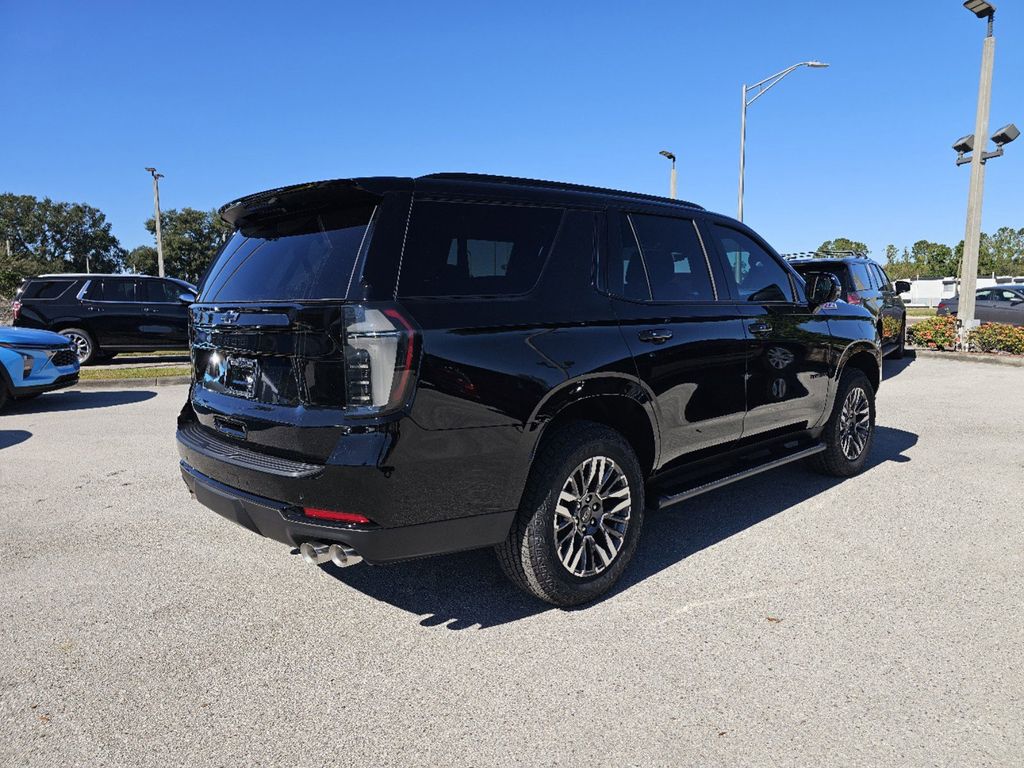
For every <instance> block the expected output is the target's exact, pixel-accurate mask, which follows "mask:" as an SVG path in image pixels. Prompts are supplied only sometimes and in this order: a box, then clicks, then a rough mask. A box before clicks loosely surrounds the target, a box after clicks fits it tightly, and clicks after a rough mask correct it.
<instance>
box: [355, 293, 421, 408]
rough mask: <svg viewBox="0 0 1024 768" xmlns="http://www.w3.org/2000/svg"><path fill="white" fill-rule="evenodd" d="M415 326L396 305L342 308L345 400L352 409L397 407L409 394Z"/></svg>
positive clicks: (413, 359) (413, 358) (413, 357)
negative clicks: (343, 309) (343, 316)
mask: <svg viewBox="0 0 1024 768" xmlns="http://www.w3.org/2000/svg"><path fill="white" fill-rule="evenodd" d="M415 342H416V330H415V328H414V327H413V325H412V323H411V322H410V321H409V320H408V319H407V318H406V317H405V316H404V315H403V314H402V313H401V312H400V311H399V310H398V309H396V308H394V307H388V308H386V309H378V308H376V307H367V306H363V305H354V306H349V307H346V309H345V350H344V354H345V395H346V397H345V403H346V407H347V408H348V409H349V410H350V411H353V412H356V413H381V412H384V411H387V410H393V409H395V408H400V407H401V406H402V405H403V404H404V403H405V401H406V400H407V399H408V397H409V391H410V388H411V385H412V380H413V376H412V374H413V367H414V363H415Z"/></svg>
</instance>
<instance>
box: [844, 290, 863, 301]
mask: <svg viewBox="0 0 1024 768" xmlns="http://www.w3.org/2000/svg"><path fill="white" fill-rule="evenodd" d="M846 303H847V304H860V294H859V293H856V292H854V291H850V293H848V294H846Z"/></svg>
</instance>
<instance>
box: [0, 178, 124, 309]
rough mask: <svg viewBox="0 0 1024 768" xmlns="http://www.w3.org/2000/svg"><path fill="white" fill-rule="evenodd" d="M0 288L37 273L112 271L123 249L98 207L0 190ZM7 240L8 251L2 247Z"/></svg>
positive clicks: (5, 244) (7, 290)
mask: <svg viewBox="0 0 1024 768" xmlns="http://www.w3.org/2000/svg"><path fill="white" fill-rule="evenodd" d="M0 243H2V244H3V251H2V254H3V255H2V257H0V290H2V291H4V292H10V289H11V287H12V285H14V286H16V285H17V283H18V282H20V280H21V278H23V277H26V276H27V275H30V274H33V273H39V272H85V271H86V270H92V271H94V272H114V271H116V270H118V269H120V268H121V265H122V259H123V257H124V249H123V248H122V247H121V244H120V243H119V242H118V241H117V238H116V237H114V235H113V234H112V233H111V231H110V222H108V221H107V219H106V216H104V215H103V212H102V211H100V210H99V209H98V208H94V207H92V206H91V205H86V204H85V203H65V202H58V201H54V200H51V199H50V198H48V197H47V198H43V199H42V200H39V199H37V198H35V197H33V196H32V195H15V194H11V193H3V194H0ZM7 243H10V251H9V252H8V251H7Z"/></svg>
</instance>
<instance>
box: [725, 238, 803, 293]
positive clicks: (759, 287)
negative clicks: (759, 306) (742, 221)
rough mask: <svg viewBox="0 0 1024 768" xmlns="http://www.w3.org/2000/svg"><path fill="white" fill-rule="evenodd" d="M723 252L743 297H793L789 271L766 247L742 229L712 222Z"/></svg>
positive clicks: (732, 278)
mask: <svg viewBox="0 0 1024 768" xmlns="http://www.w3.org/2000/svg"><path fill="white" fill-rule="evenodd" d="M714 232H715V236H716V237H717V238H718V241H719V242H720V243H721V245H722V250H723V251H724V253H725V258H726V265H725V266H726V267H727V268H728V272H729V279H730V280H732V281H733V282H734V283H735V284H736V289H737V292H738V293H739V297H740V298H741V299H742V300H744V301H752V302H771V301H793V288H792V285H791V284H790V281H789V273H788V272H786V270H785V269H783V268H782V265H781V264H779V263H778V262H777V261H776V260H775V259H774V258H773V257H772V256H771V254H769V253H768V252H767V251H765V250H764V249H763V248H762V247H761V246H759V245H758V244H757V243H755V242H754V241H753V240H751V239H750V238H749V237H748V236H747V235H745V234H743V233H742V232H737V231H736V230H735V229H729V228H728V227H723V226H720V225H718V224H715V225H714Z"/></svg>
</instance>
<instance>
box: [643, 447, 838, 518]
mask: <svg viewBox="0 0 1024 768" xmlns="http://www.w3.org/2000/svg"><path fill="white" fill-rule="evenodd" d="M824 450H825V445H824V444H823V443H819V444H818V445H812V446H811V447H810V448H804V449H802V450H799V451H796V452H795V453H790V454H789V455H786V456H780V457H779V458H777V459H773V460H772V461H768V462H766V463H764V464H758V465H757V466H754V467H749V468H747V469H744V470H741V471H740V472H736V473H735V474H732V475H726V476H725V477H723V478H720V479H718V480H712V481H711V482H709V483H704V484H702V485H696V486H694V487H692V488H688V489H686V490H685V491H679V492H678V493H672V494H669V495H666V496H659V497H658V509H664V508H665V507H671V506H672V505H673V504H678V503H679V502H681V501H686V500H687V499H691V498H693V497H694V496H699V495H700V494H702V493H707V492H708V491H714V490H716V489H717V488H722V487H724V486H726V485H730V484H731V483H735V482H738V481H740V480H746V479H747V478H748V477H753V476H754V475H759V474H761V473H762V472H767V471H768V470H770V469H775V468H776V467H782V466H785V465H786V464H790V463H792V462H794V461H800V460H801V459H806V458H807V457H808V456H814V455H815V454H816V453H821V452H822V451H824Z"/></svg>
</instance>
